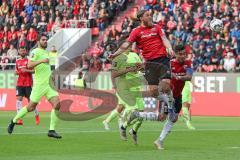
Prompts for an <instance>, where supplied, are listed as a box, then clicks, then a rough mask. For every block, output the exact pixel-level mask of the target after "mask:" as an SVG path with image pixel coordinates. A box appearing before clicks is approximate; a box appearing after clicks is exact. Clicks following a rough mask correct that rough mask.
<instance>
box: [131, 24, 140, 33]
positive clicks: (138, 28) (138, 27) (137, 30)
mask: <svg viewBox="0 0 240 160" xmlns="http://www.w3.org/2000/svg"><path fill="white" fill-rule="evenodd" d="M140 31H142V27H141V26H137V27H136V28H134V29H132V32H131V33H136V32H140Z"/></svg>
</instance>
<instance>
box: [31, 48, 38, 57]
mask: <svg viewBox="0 0 240 160" xmlns="http://www.w3.org/2000/svg"><path fill="white" fill-rule="evenodd" d="M37 53H39V48H34V49H33V50H31V51H30V56H31V55H35V54H37Z"/></svg>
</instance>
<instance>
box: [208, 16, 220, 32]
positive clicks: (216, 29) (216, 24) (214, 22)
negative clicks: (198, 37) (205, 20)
mask: <svg viewBox="0 0 240 160" xmlns="http://www.w3.org/2000/svg"><path fill="white" fill-rule="evenodd" d="M210 29H211V30H212V31H214V32H220V31H221V30H223V21H222V20H220V19H213V20H212V21H211V22H210Z"/></svg>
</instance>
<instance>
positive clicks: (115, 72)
mask: <svg viewBox="0 0 240 160" xmlns="http://www.w3.org/2000/svg"><path fill="white" fill-rule="evenodd" d="M137 70H138V68H137V67H130V68H127V69H121V70H113V71H112V72H111V76H112V78H117V77H119V76H121V75H124V74H126V73H128V72H136V71H137Z"/></svg>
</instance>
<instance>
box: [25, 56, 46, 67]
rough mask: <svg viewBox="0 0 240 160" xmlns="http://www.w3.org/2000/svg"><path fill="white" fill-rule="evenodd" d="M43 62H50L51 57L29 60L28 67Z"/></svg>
mask: <svg viewBox="0 0 240 160" xmlns="http://www.w3.org/2000/svg"><path fill="white" fill-rule="evenodd" d="M41 63H49V59H48V58H46V59H42V60H39V61H29V62H28V66H27V67H28V68H34V67H36V66H37V65H39V64H41Z"/></svg>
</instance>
